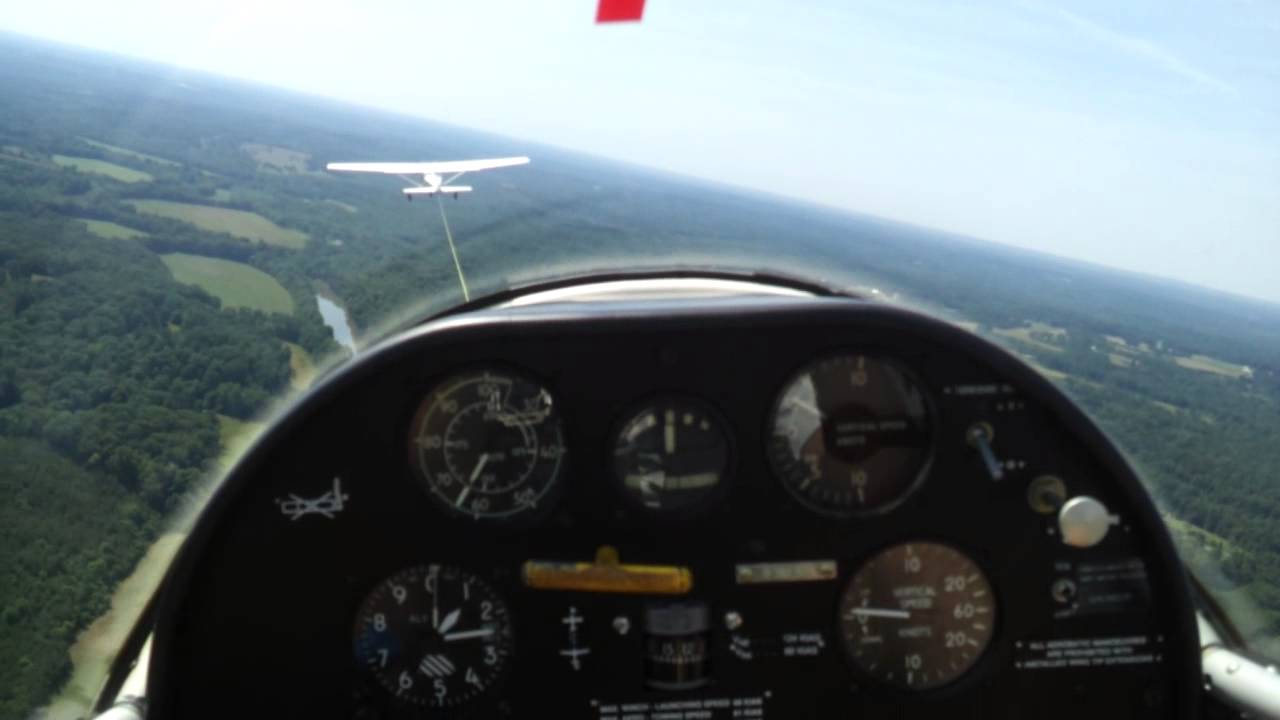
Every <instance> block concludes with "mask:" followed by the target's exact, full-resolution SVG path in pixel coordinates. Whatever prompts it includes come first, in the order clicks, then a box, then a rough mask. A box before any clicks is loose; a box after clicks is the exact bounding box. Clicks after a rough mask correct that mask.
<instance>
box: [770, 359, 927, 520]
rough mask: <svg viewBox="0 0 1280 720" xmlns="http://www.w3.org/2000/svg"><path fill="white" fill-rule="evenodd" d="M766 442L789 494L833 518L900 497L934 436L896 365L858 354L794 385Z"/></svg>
mask: <svg viewBox="0 0 1280 720" xmlns="http://www.w3.org/2000/svg"><path fill="white" fill-rule="evenodd" d="M769 435H770V437H769V461H770V464H771V465H772V466H773V471H774V474H775V475H777V477H778V479H779V480H780V481H781V482H782V484H783V486H784V487H786V489H787V491H788V492H790V493H791V494H792V496H794V497H795V498H796V499H797V500H799V501H800V502H801V503H802V504H804V505H805V506H807V507H809V508H810V509H813V510H816V511H818V512H820V513H823V514H826V515H833V516H837V517H849V516H852V515H857V514H860V513H868V512H875V511H878V510H884V509H886V508H889V507H891V506H893V505H895V504H896V503H898V502H899V501H901V500H902V499H903V498H905V497H906V496H907V494H908V493H910V491H911V490H912V489H913V488H914V487H915V486H916V484H917V483H918V482H919V480H920V478H921V475H922V474H923V471H924V467H925V464H926V463H927V462H928V459H929V455H930V450H931V449H932V437H933V436H932V424H931V421H930V417H929V411H928V405H927V403H926V402H925V398H924V394H923V393H922V392H921V391H920V389H919V387H917V386H916V385H915V384H914V383H913V382H912V381H911V379H910V378H909V377H908V375H907V374H906V373H905V372H904V371H903V370H902V369H900V368H899V367H898V366H897V365H895V364H892V363H890V362H888V361H884V360H876V359H873V358H869V357H866V356H863V355H844V356H840V357H835V358H830V359H827V360H822V361H819V362H817V363H814V364H813V365H810V366H809V367H807V368H805V369H804V371H802V372H801V373H800V374H799V375H797V376H796V377H795V378H793V379H792V380H791V382H790V383H788V384H787V386H786V387H785V388H784V389H783V391H782V395H781V397H779V398H778V404H777V406H776V408H775V410H774V414H773V419H772V423H771V427H770V431H769Z"/></svg>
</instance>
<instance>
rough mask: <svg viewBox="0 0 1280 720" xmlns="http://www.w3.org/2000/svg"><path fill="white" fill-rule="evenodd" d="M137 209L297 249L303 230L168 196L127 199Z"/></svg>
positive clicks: (303, 237)
mask: <svg viewBox="0 0 1280 720" xmlns="http://www.w3.org/2000/svg"><path fill="white" fill-rule="evenodd" d="M127 202H128V203H129V204H130V205H132V206H133V207H134V208H135V209H136V210H138V212H144V213H147V214H149V215H159V216H160V217H166V218H172V219H174V220H182V221H183V222H189V223H191V224H192V225H195V226H196V227H198V228H200V229H202V230H208V231H210V232H222V233H227V234H228V235H234V236H236V237H241V238H244V239H246V240H252V241H254V242H260V243H264V244H267V245H275V246H278V247H284V248H290V249H293V250H301V249H302V248H303V247H306V244H307V235H306V233H301V232H298V231H297V230H290V229H288V228H282V227H280V226H279V225H277V224H275V223H273V222H271V221H270V220H268V219H266V218H264V217H262V216H261V215H259V214H257V213H251V212H245V211H244V210H232V209H230V208H220V207H211V206H209V205H192V204H190V203H180V202H170V201H168V200H129V201H127Z"/></svg>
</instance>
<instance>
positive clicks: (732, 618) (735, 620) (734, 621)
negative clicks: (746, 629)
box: [724, 610, 742, 630]
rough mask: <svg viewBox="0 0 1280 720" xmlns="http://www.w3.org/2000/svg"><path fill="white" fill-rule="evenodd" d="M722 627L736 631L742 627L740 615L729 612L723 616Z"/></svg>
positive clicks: (735, 611) (736, 612) (735, 612)
mask: <svg viewBox="0 0 1280 720" xmlns="http://www.w3.org/2000/svg"><path fill="white" fill-rule="evenodd" d="M724 626H725V627H726V628H728V629H729V630H737V629H738V628H740V627H742V615H740V614H739V613H738V611H737V610H730V611H729V612H727V613H725V614H724Z"/></svg>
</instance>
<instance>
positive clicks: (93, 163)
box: [53, 155, 154, 183]
mask: <svg viewBox="0 0 1280 720" xmlns="http://www.w3.org/2000/svg"><path fill="white" fill-rule="evenodd" d="M53 162H54V163H56V164H58V165H61V166H62V167H72V168H75V169H76V170H78V171H80V172H84V173H94V174H96V175H105V176H107V177H109V178H114V179H116V180H119V181H120V182H127V183H139V182H151V181H152V180H154V178H153V177H151V175H149V174H147V173H144V172H142V171H141V170H134V169H133V168H127V167H125V166H123V165H116V164H115V163H109V162H107V161H106V160H95V159H93V158H83V157H75V156H72V155H54V156H53Z"/></svg>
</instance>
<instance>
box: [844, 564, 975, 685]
mask: <svg viewBox="0 0 1280 720" xmlns="http://www.w3.org/2000/svg"><path fill="white" fill-rule="evenodd" d="M995 619H996V606H995V598H994V597H993V593H992V591H991V583H990V582H989V581H988V580H987V576H986V575H985V574H983V572H982V569H981V568H979V567H978V565H977V564H976V563H974V562H973V560H971V559H969V558H968V557H967V556H965V555H964V554H963V553H961V552H960V551H958V550H955V549H953V548H951V547H949V546H947V545H941V544H939V543H931V542H915V543H905V544H902V545H895V546H893V547H891V548H889V549H887V550H885V551H883V552H881V553H880V554H878V555H876V556H875V557H873V558H871V559H870V560H868V561H867V562H866V563H865V564H863V565H862V567H860V568H859V569H858V571H857V572H856V573H854V575H853V578H852V579H851V580H850V581H849V584H848V586H847V587H845V591H844V595H843V596H842V597H841V600H840V618H839V624H840V631H841V635H843V637H844V647H845V650H846V651H847V652H848V654H849V657H850V659H852V660H853V663H854V665H856V666H857V667H858V669H859V670H861V671H862V672H864V673H866V674H868V675H870V676H871V677H873V678H875V679H876V680H879V681H881V682H884V683H887V684H889V685H894V686H897V687H899V688H904V689H909V690H928V689H931V688H936V687H939V686H942V685H946V684H948V683H950V682H952V681H954V680H956V679H957V678H959V677H960V676H961V675H963V674H964V673H965V672H967V671H968V670H969V669H970V668H972V667H973V665H974V663H976V662H978V659H979V658H980V657H981V656H982V653H983V651H984V650H986V649H987V645H989V644H990V643H991V635H992V632H993V631H994V626H995Z"/></svg>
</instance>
